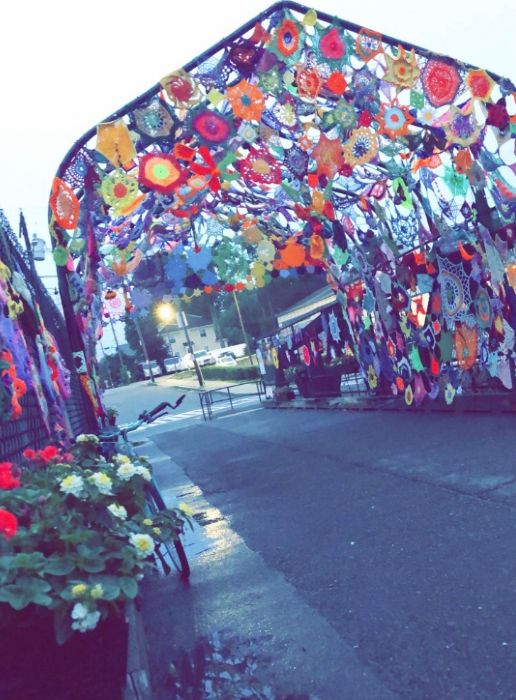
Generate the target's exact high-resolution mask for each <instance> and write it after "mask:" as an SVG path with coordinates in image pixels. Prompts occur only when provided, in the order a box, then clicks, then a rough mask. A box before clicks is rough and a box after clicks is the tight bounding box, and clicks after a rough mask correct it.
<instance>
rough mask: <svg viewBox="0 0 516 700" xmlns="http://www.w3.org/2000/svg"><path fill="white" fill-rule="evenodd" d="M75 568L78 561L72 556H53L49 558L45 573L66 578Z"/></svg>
mask: <svg viewBox="0 0 516 700" xmlns="http://www.w3.org/2000/svg"><path fill="white" fill-rule="evenodd" d="M75 566H76V561H75V559H74V557H72V556H71V555H69V554H64V555H60V554H52V556H50V557H47V560H46V562H45V571H46V572H47V573H48V574H54V575H55V576H65V575H66V574H69V573H71V572H72V571H73V570H74V569H75Z"/></svg>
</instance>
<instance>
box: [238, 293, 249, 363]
mask: <svg viewBox="0 0 516 700" xmlns="http://www.w3.org/2000/svg"><path fill="white" fill-rule="evenodd" d="M233 300H234V302H235V306H236V310H237V314H238V320H239V321H240V328H241V329H242V335H243V336H244V342H245V346H246V348H247V357H248V358H249V362H250V363H251V365H252V364H253V358H252V356H251V348H250V346H249V337H248V335H247V331H246V329H245V326H244V319H243V318H242V312H241V311H240V304H239V303H238V297H237V294H236V292H235V290H233Z"/></svg>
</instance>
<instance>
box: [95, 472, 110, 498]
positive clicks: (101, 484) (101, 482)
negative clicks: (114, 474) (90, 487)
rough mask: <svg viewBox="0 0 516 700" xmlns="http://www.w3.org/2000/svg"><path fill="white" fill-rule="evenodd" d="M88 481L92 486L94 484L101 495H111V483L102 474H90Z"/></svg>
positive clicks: (107, 477) (105, 475) (106, 476)
mask: <svg viewBox="0 0 516 700" xmlns="http://www.w3.org/2000/svg"><path fill="white" fill-rule="evenodd" d="M90 481H91V483H92V484H95V486H96V487H97V488H98V490H99V491H100V493H103V494H104V495H106V496H109V495H110V494H111V493H112V491H111V487H112V486H113V482H112V481H111V479H110V478H109V476H108V475H107V474H105V473H104V472H97V473H96V474H92V475H91V476H90Z"/></svg>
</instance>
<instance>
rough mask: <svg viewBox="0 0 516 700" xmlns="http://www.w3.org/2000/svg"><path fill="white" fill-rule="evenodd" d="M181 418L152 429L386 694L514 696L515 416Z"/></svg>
mask: <svg viewBox="0 0 516 700" xmlns="http://www.w3.org/2000/svg"><path fill="white" fill-rule="evenodd" d="M181 425H182V424H181V423H180V422H179V423H175V424H174V425H172V424H171V425H169V426H162V427H161V428H159V429H154V430H152V431H151V432H150V433H149V437H151V439H152V440H153V441H154V442H155V443H156V445H157V446H158V447H159V448H160V449H161V450H162V451H163V452H165V453H167V454H170V455H171V456H172V457H173V459H174V461H175V462H177V464H179V465H180V466H181V467H182V468H183V469H184V470H185V472H186V474H187V475H188V477H189V478H190V479H191V480H192V481H193V482H194V483H195V484H197V485H198V486H199V487H200V489H201V490H202V492H203V494H204V497H205V498H206V499H207V500H208V501H209V502H210V503H211V504H213V506H215V507H216V508H217V509H218V511H220V513H221V514H222V516H223V517H224V518H225V519H226V520H227V521H228V523H229V524H230V526H231V528H232V529H233V530H234V531H235V532H236V533H237V534H238V535H239V536H240V537H241V538H243V540H244V542H245V544H246V545H247V546H248V547H249V548H250V549H251V550H253V551H254V552H257V553H258V554H259V555H260V556H261V557H262V558H263V559H264V560H265V562H266V565H267V566H268V567H269V568H270V569H271V570H273V571H276V572H279V573H280V574H281V575H282V576H284V577H285V579H286V580H287V581H288V582H289V583H290V584H291V585H292V586H293V587H294V588H295V590H296V592H297V593H298V594H299V596H300V597H301V598H302V600H303V601H304V602H306V603H307V605H308V606H309V607H310V608H311V609H313V610H314V611H316V612H317V613H318V614H320V615H321V616H322V617H324V618H325V620H327V621H328V622H329V624H330V625H331V627H332V628H333V629H334V630H335V631H336V633H337V634H338V636H339V638H340V639H342V640H343V641H344V642H346V644H347V645H348V646H349V647H350V648H351V649H353V650H354V653H355V656H356V661H357V662H358V663H359V664H361V665H362V666H363V668H364V669H365V670H367V672H368V673H370V674H372V675H373V676H374V677H375V678H376V679H377V680H378V683H379V684H380V687H383V688H384V689H385V695H384V697H398V698H404V699H405V698H406V699H407V700H448V699H449V700H452V699H453V700H492V699H494V698H503V699H504V700H505V699H510V698H516V684H515V680H514V679H515V674H514V669H515V667H516V555H515V544H516V543H515V537H514V529H515V528H514V525H515V521H516V512H515V506H516V464H515V449H514V447H515V445H516V440H515V438H516V423H515V420H514V416H512V415H471V414H470V415H467V414H465V415H447V414H438V413H433V414H427V415H425V414H421V413H418V414H410V413H407V412H404V413H381V412H368V413H359V412H355V413H353V412H345V411H300V410H296V411H294V410H290V411H288V410H252V411H250V412H246V413H242V414H241V415H235V416H231V417H230V418H228V419H216V420H214V421H212V422H211V423H203V422H201V421H199V420H193V421H191V420H189V421H187V422H186V423H184V424H183V427H181ZM158 478H159V479H160V483H161V485H162V487H164V488H166V487H167V485H168V484H167V470H166V469H163V470H162V471H159V470H158ZM250 576H251V577H252V571H251V572H250ZM321 674H324V668H321ZM328 697H330V694H329V695H328ZM375 697H383V696H382V694H381V692H380V694H379V695H376V696H375ZM331 698H332V700H333V698H340V696H339V692H338V689H335V692H334V693H333V692H332V693H331ZM342 698H343V700H344V698H346V699H347V700H363V697H362V696H361V695H359V694H358V695H353V693H351V695H350V694H349V693H347V694H346V695H345V696H344V695H342ZM322 700H327V698H326V697H322Z"/></svg>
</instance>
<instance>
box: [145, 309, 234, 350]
mask: <svg viewBox="0 0 516 700" xmlns="http://www.w3.org/2000/svg"><path fill="white" fill-rule="evenodd" d="M184 316H185V318H186V323H187V326H188V335H189V336H190V340H191V342H192V348H193V351H194V352H196V351H198V350H208V351H210V350H218V349H220V347H221V344H220V342H219V340H218V339H217V335H216V333H215V326H214V325H213V323H209V322H208V321H206V319H204V318H202V316H196V315H194V314H185V315H184ZM159 332H160V334H161V335H162V336H163V338H164V339H165V342H166V343H167V345H168V350H169V354H170V356H171V357H182V356H183V355H185V354H186V353H187V352H189V349H188V343H187V340H186V336H185V332H184V330H183V328H182V327H181V326H180V325H178V324H177V323H168V324H167V325H162V326H160V327H159Z"/></svg>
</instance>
